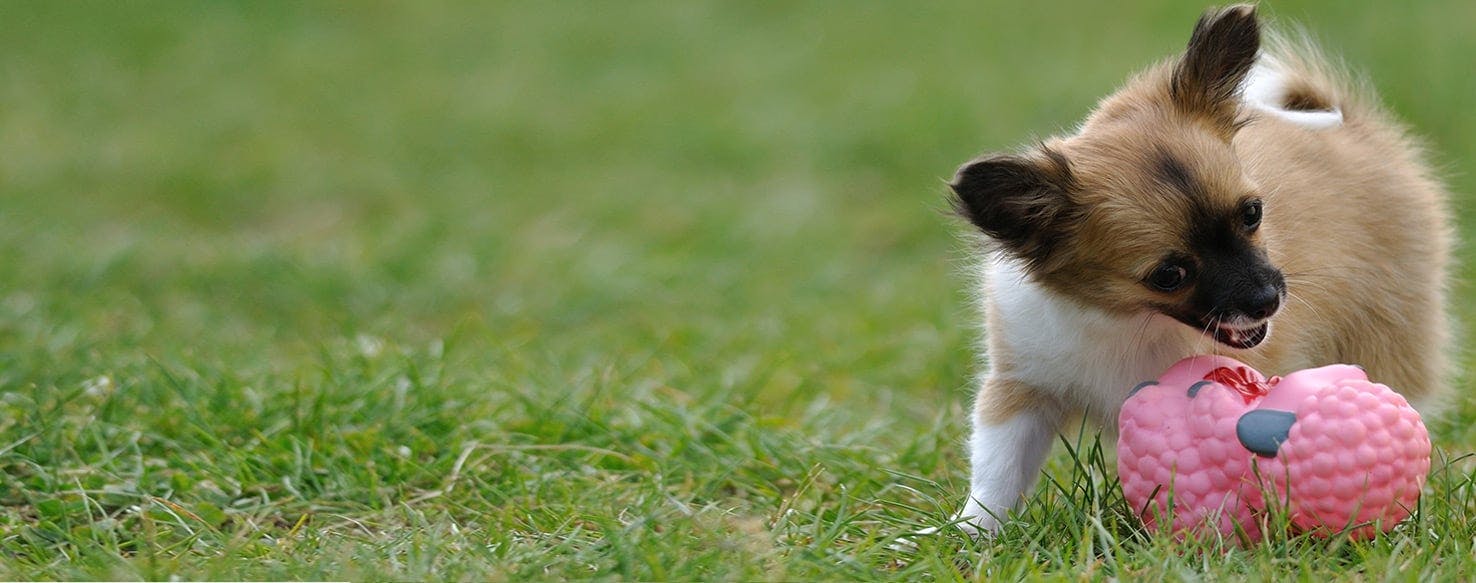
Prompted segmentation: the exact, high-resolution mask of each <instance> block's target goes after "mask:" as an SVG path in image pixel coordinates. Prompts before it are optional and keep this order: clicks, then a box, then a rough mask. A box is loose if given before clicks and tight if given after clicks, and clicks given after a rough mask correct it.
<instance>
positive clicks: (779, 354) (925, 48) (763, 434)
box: [0, 0, 1476, 580]
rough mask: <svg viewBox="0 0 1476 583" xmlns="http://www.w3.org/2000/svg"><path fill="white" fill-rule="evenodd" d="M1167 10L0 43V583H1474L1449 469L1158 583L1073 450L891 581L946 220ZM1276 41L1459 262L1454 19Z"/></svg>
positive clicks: (1113, 502)
mask: <svg viewBox="0 0 1476 583" xmlns="http://www.w3.org/2000/svg"><path fill="white" fill-rule="evenodd" d="M1112 4H1116V3H1112ZM1199 8H1200V7H1198V6H1192V5H1183V4H1181V3H1176V2H1167V1H1163V2H1151V3H1150V2H1142V3H1133V4H1130V5H1123V6H1116V5H1114V6H1108V5H1107V4H1106V3H1100V4H1099V3H1081V4H1080V5H1078V6H1074V7H1072V8H1070V9H1044V8H1042V9H1038V10H1027V9H1023V8H1019V7H1016V6H1015V5H1013V4H992V3H978V2H959V3H954V4H948V5H938V4H930V5H927V6H905V5H904V4H901V3H898V4H873V3H863V4H845V5H841V4H821V3H815V4H802V5H793V6H787V5H760V4H750V3H722V4H720V3H708V2H689V3H671V2H644V1H642V2H633V3H621V4H618V5H617V4H588V5H586V4H573V3H569V4H564V3H476V4H466V5H452V6H446V5H436V6H432V5H430V4H428V3H426V4H413V5H398V4H392V3H351V4H350V3H339V4H329V3H324V4H301V3H290V2H253V3H231V2H211V3H189V4H185V3H159V4H149V3H43V2H17V3H9V4H7V5H5V6H3V7H0V19H3V21H4V22H6V23H7V24H8V26H7V27H6V29H7V34H5V35H0V282H3V283H0V469H3V471H0V578H6V579H32V578H35V579H51V578H58V579H68V578H104V579H111V578H116V579H135V578H144V579H166V578H170V577H183V578H209V579H237V578H253V579H273V578H291V579H313V578H322V579H353V580H527V579H564V578H584V577H592V578H607V579H682V580H712V579H727V580H732V579H769V580H778V579H788V580H812V579H829V580H836V579H841V580H850V579H924V578H937V579H954V578H964V579H967V578H973V577H981V576H982V577H985V578H990V579H995V578H1000V579H1005V578H1021V577H1034V576H1041V575H1047V576H1051V577H1055V578H1063V579H1077V578H1087V577H1120V578H1134V579H1136V578H1140V577H1141V578H1148V579H1198V578H1211V579H1232V578H1239V577H1254V578H1263V579H1269V578H1271V577H1273V576H1275V577H1277V578H1280V577H1282V576H1287V577H1290V578H1292V579H1297V580H1325V579H1330V578H1331V579H1342V578H1357V579H1363V578H1367V579H1383V578H1390V579H1397V580H1416V579H1420V580H1424V579H1460V578H1464V577H1466V576H1468V573H1469V571H1470V569H1471V568H1472V563H1473V560H1472V554H1471V553H1472V550H1471V549H1472V545H1473V540H1476V524H1473V523H1472V520H1473V517H1476V499H1473V496H1476V494H1473V491H1476V486H1473V484H1472V481H1473V473H1472V470H1471V468H1470V465H1469V464H1466V463H1461V462H1452V463H1439V464H1437V466H1438V469H1437V471H1436V472H1435V473H1434V475H1433V477H1432V480H1431V483H1430V486H1429V491H1428V493H1427V495H1426V496H1425V498H1424V499H1423V503H1422V504H1423V506H1422V508H1421V509H1420V512H1419V514H1418V516H1417V518H1416V519H1415V520H1414V521H1412V522H1410V523H1408V524H1406V525H1404V526H1403V527H1401V529H1400V530H1399V531H1397V532H1396V533H1395V534H1394V535H1392V536H1389V537H1386V538H1384V539H1381V540H1378V541H1374V542H1371V543H1356V542H1350V541H1346V540H1339V539H1334V540H1331V541H1314V540H1303V539H1295V538H1294V539H1286V538H1285V537H1282V538H1275V537H1273V539H1272V540H1268V541H1267V542H1265V543H1263V544H1261V545H1259V546H1257V547H1254V548H1250V549H1240V550H1237V549H1225V548H1220V547H1216V546H1214V545H1208V544H1207V545H1204V546H1197V547H1196V546H1188V547H1185V546H1179V545H1175V544H1172V543H1171V542H1169V541H1167V540H1164V539H1162V538H1156V537H1151V536H1148V535H1146V534H1145V533H1142V532H1140V531H1138V530H1137V529H1136V528H1135V527H1134V526H1133V524H1132V522H1131V521H1130V520H1129V519H1127V518H1126V511H1125V509H1124V508H1123V505H1122V503H1121V501H1120V494H1118V493H1116V491H1115V490H1114V489H1113V484H1112V479H1113V478H1112V472H1110V471H1108V470H1106V467H1107V466H1109V465H1110V464H1109V463H1108V462H1106V461H1103V456H1102V455H1101V453H1100V451H1099V450H1098V449H1097V448H1095V447H1094V445H1093V444H1092V443H1091V442H1090V441H1086V442H1081V443H1079V444H1075V447H1076V449H1075V450H1074V451H1077V454H1078V455H1069V454H1066V453H1063V452H1064V451H1065V450H1066V449H1067V448H1065V447H1061V448H1058V454H1057V456H1056V457H1055V458H1053V461H1052V462H1051V464H1050V468H1049V472H1048V475H1049V479H1047V480H1044V481H1043V482H1044V483H1043V485H1042V486H1041V489H1040V490H1039V493H1038V495H1037V497H1036V498H1035V499H1034V501H1033V502H1032V503H1031V504H1030V506H1029V507H1028V508H1027V509H1026V510H1025V511H1024V512H1023V513H1022V514H1021V516H1020V519H1019V521H1017V522H1015V523H1013V524H1012V525H1011V526H1010V527H1008V528H1007V529H1006V530H1005V532H1004V533H1003V535H1002V536H1001V537H1000V538H999V539H997V540H996V541H993V542H989V541H985V542H973V541H969V540H966V539H964V538H963V537H961V536H959V535H957V534H956V533H953V532H947V533H946V534H944V535H941V536H938V537H932V538H929V539H925V540H923V541H921V543H920V546H919V549H918V550H917V551H916V552H914V553H902V552H898V551H894V550H891V549H889V548H888V543H889V542H890V541H891V540H892V539H893V537H896V536H898V535H902V534H905V533H908V532H911V531H913V530H915V529H917V528H920V527H922V526H928V525H936V524H940V523H942V522H944V521H946V520H947V517H948V515H949V513H951V512H952V511H953V510H955V508H956V506H957V504H958V502H959V501H960V500H961V497H962V496H963V495H964V491H965V485H966V481H967V476H966V460H965V458H964V452H963V448H962V445H961V443H962V440H963V437H964V432H965V423H964V419H965V414H964V410H965V406H966V403H967V402H968V399H969V387H968V384H969V378H970V375H971V371H972V369H973V366H972V356H971V350H970V346H971V343H972V341H973V330H974V329H975V326H974V324H973V321H974V318H975V315H974V314H973V313H972V311H971V308H970V307H969V306H968V304H967V301H966V296H965V294H964V293H963V292H962V291H960V290H962V289H963V288H964V287H965V286H967V285H968V282H967V281H966V280H965V279H964V278H963V277H962V276H961V274H960V269H959V267H960V265H961V261H962V258H963V257H964V256H965V253H964V249H963V248H962V246H961V244H960V243H959V242H958V239H957V237H956V234H957V233H958V232H959V227H958V225H957V224H956V223H954V222H952V221H951V220H949V219H948V218H947V217H946V215H945V213H943V212H942V209H943V206H944V205H943V204H942V186H941V180H942V178H943V177H946V176H948V175H949V174H950V172H951V170H952V168H954V167H955V166H956V165H957V164H958V163H959V162H961V161H963V160H965V159H967V158H968V157H970V156H972V155H973V154H975V153H977V152H979V151H981V150H985V149H1004V148H1009V147H1012V146H1013V145H1016V144H1019V143H1022V142H1024V141H1025V140H1026V139H1028V138H1029V137H1030V136H1032V135H1044V134H1047V133H1050V132H1053V131H1057V130H1059V129H1061V128H1067V127H1069V126H1070V125H1071V124H1072V123H1074V122H1075V120H1077V119H1078V118H1079V117H1080V116H1081V115H1082V114H1083V112H1085V111H1086V110H1087V109H1088V108H1089V107H1090V106H1091V104H1092V102H1093V100H1094V99H1095V98H1097V97H1098V96H1100V95H1102V94H1104V93H1106V92H1107V91H1109V90H1110V89H1111V88H1112V87H1114V86H1115V84H1117V83H1118V82H1120V81H1121V80H1122V79H1123V78H1124V77H1125V75H1126V74H1127V73H1128V72H1130V71H1132V70H1134V69H1135V68H1138V67H1140V66H1142V65H1144V64H1146V63H1148V62H1150V61H1151V60H1153V59H1157V58H1160V57H1163V56H1165V55H1168V54H1170V53H1171V52H1173V51H1175V50H1177V49H1178V48H1180V47H1181V46H1182V44H1183V42H1184V41H1185V39H1186V38H1187V35H1188V30H1189V27H1190V25H1191V24H1192V22H1193V20H1194V18H1195V17H1196V16H1197V13H1198V11H1199ZM1265 9H1266V10H1267V11H1268V12H1270V13H1272V14H1274V15H1277V16H1281V17H1286V18H1291V19H1299V20H1303V21H1306V22H1309V23H1311V24H1312V28H1313V29H1314V31H1316V32H1317V33H1318V34H1319V35H1321V36H1322V37H1324V39H1325V40H1326V41H1327V43H1328V44H1329V45H1330V46H1332V47H1335V48H1336V49H1337V50H1339V51H1340V52H1342V53H1343V54H1345V55H1346V56H1347V57H1348V59H1349V60H1350V61H1351V62H1354V63H1357V64H1359V65H1361V66H1362V67H1363V68H1364V69H1365V70H1367V71H1368V72H1369V74H1370V76H1371V78H1372V79H1373V80H1374V81H1375V82H1376V84H1377V85H1378V86H1379V87H1381V89H1382V91H1383V92H1384V96H1385V98H1386V100H1387V101H1388V102H1389V103H1390V105H1391V106H1392V108H1393V109H1394V110H1396V111H1397V112H1399V114H1400V115H1401V116H1403V117H1404V118H1405V119H1407V120H1408V121H1409V122H1410V123H1411V124H1412V125H1413V126H1414V127H1416V128H1418V130H1419V132H1420V133H1422V134H1423V135H1425V136H1427V137H1428V138H1429V141H1430V143H1431V145H1432V147H1433V150H1434V152H1435V153H1436V155H1435V157H1436V160H1437V161H1438V162H1439V163H1440V164H1442V167H1444V168H1447V169H1448V171H1449V174H1450V176H1451V177H1452V185H1453V189H1454V190H1455V192H1457V193H1459V194H1458V195H1457V199H1456V200H1455V201H1454V206H1455V207H1456V208H1457V209H1458V210H1459V214H1460V218H1461V224H1462V225H1463V226H1464V228H1466V229H1469V228H1470V226H1471V225H1473V224H1476V214H1473V213H1476V200H1473V199H1472V197H1471V195H1470V194H1469V193H1471V192H1473V191H1476V188H1473V187H1476V180H1473V179H1472V177H1471V175H1470V161H1471V160H1472V159H1476V116H1472V115H1470V113H1471V111H1473V110H1476V99H1473V96H1476V77H1472V76H1471V75H1468V74H1466V71H1467V70H1468V69H1469V56H1470V55H1471V54H1476V37H1473V36H1472V35H1470V34H1469V31H1468V28H1469V27H1468V26H1467V24H1468V23H1470V22H1472V21H1473V20H1476V11H1473V7H1472V5H1470V4H1469V3H1465V2H1457V1H1455V0H1436V1H1431V2H1423V3H1417V4H1413V5H1409V6H1394V5H1392V4H1391V5H1379V6H1359V7H1356V8H1354V7H1348V6H1345V5H1343V4H1341V3H1334V2H1274V3H1268V5H1267V6H1265ZM1463 255H1464V256H1465V257H1469V255H1470V254H1469V253H1464V254H1463ZM1465 263H1466V264H1467V265H1469V264H1470V263H1471V262H1469V261H1467V262H1465ZM1460 275H1461V277H1462V280H1463V281H1464V280H1466V279H1469V278H1470V277H1471V276H1472V275H1473V271H1472V270H1471V268H1470V267H1465V268H1463V271H1461V273H1460ZM1473 299H1476V289H1473V288H1472V287H1471V286H1469V285H1466V284H1464V283H1462V284H1460V285H1459V286H1458V293H1457V299H1456V301H1455V302H1454V304H1455V306H1456V310H1457V312H1458V313H1459V314H1461V315H1462V316H1464V318H1465V321H1466V322H1472V321H1476V320H1473V318H1472V317H1473V316H1476V314H1473V311H1472V309H1471V306H1472V305H1473V302H1472V300H1473ZM1464 329H1465V330H1466V335H1467V336H1471V335H1472V334H1471V332H1472V329H1471V327H1470V326H1469V325H1468V326H1466V327H1465V328H1464ZM1461 364H1462V369H1463V370H1469V369H1470V367H1471V366H1472V365H1473V364H1476V360H1473V359H1472V358H1471V357H1469V356H1467V357H1464V358H1463V359H1462V360H1461ZM1460 378H1461V380H1460V381H1459V387H1458V390H1459V391H1461V392H1462V393H1461V394H1469V393H1470V391H1471V389H1472V388H1473V387H1472V382H1473V380H1476V377H1473V376H1472V375H1468V374H1462V375H1461V377H1460ZM1472 419H1476V407H1473V405H1472V404H1471V403H1470V402H1469V401H1468V400H1463V401H1462V402H1461V403H1460V404H1459V405H1458V406H1456V407H1455V408H1453V409H1452V411H1451V413H1450V415H1449V416H1447V417H1446V418H1444V419H1442V420H1440V421H1438V422H1435V423H1434V424H1433V428H1434V431H1435V434H1436V437H1437V441H1438V443H1439V446H1440V447H1439V449H1440V453H1441V455H1442V459H1451V460H1453V459H1457V458H1461V457H1462V456H1464V455H1466V454H1469V453H1471V452H1472V451H1473V446H1476V424H1473V423H1471V422H1470V421H1471V420H1472Z"/></svg>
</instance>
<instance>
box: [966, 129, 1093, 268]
mask: <svg viewBox="0 0 1476 583" xmlns="http://www.w3.org/2000/svg"><path fill="white" fill-rule="evenodd" d="M1042 152H1043V154H1042V156H1041V157H1040V158H1042V159H1032V158H1027V157H1023V156H1011V155H996V156H988V157H985V158H981V159H978V160H975V161H973V162H969V163H968V164H965V165H964V166H963V167H962V168H959V170H958V174H957V175H956V176H954V178H953V183H952V184H950V185H949V186H950V187H952V188H953V193H954V197H953V207H954V209H955V210H956V211H958V214H959V215H960V216H962V217H964V218H966V219H968V220H969V222H971V223H973V224H974V226H976V227H979V230H981V231H984V234H986V235H989V236H990V237H991V238H993V239H994V240H996V241H998V242H999V243H1000V245H1002V246H1003V247H1004V248H1005V249H1006V250H1008V251H1009V252H1011V253H1013V254H1014V255H1015V256H1017V257H1019V258H1021V259H1024V260H1025V261H1026V262H1027V263H1030V264H1031V265H1033V266H1036V267H1039V266H1041V265H1043V264H1045V263H1046V261H1047V259H1048V258H1049V257H1050V255H1051V252H1052V250H1053V248H1054V246H1055V245H1057V244H1059V243H1061V240H1062V239H1063V238H1064V237H1065V234H1066V231H1067V230H1068V229H1069V228H1070V226H1071V225H1072V221H1073V220H1074V218H1075V214H1076V213H1075V212H1074V211H1075V209H1076V205H1075V204H1074V203H1073V202H1072V201H1071V198H1070V190H1071V188H1072V179H1071V168H1070V166H1069V165H1068V164H1067V161H1066V158H1065V157H1064V156H1062V155H1061V154H1060V153H1057V152H1055V151H1053V150H1049V149H1042Z"/></svg>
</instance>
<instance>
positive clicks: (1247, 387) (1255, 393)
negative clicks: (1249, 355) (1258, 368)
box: [1204, 366, 1281, 405]
mask: <svg viewBox="0 0 1476 583" xmlns="http://www.w3.org/2000/svg"><path fill="white" fill-rule="evenodd" d="M1257 376H1259V375H1257V374H1255V372H1254V371H1252V370H1251V368H1250V367H1248V366H1237V367H1235V368H1230V367H1228V366H1222V367H1219V368H1216V369H1214V370H1212V371H1209V374H1206V375H1204V380H1207V381H1212V382H1216V383H1220V384H1222V385H1225V386H1227V387H1230V388H1232V389H1235V392H1237V393H1240V398H1242V399H1245V404H1247V405H1249V404H1251V403H1253V402H1255V400H1256V399H1259V398H1262V397H1265V396H1266V394H1267V393H1269V392H1271V387H1274V386H1276V383H1279V382H1281V377H1271V378H1269V379H1267V380H1265V381H1262V380H1259V379H1257V378H1256V377H1257Z"/></svg>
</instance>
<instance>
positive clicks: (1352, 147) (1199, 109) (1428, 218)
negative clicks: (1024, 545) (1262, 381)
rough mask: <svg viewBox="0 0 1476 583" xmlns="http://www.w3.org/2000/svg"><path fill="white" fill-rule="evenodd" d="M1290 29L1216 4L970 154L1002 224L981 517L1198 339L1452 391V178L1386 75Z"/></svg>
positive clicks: (1279, 362)
mask: <svg viewBox="0 0 1476 583" xmlns="http://www.w3.org/2000/svg"><path fill="white" fill-rule="evenodd" d="M1272 40H1273V41H1274V42H1271V43H1269V44H1270V45H1271V46H1269V47H1267V48H1266V49H1265V50H1263V48H1262V46H1261V32H1260V26H1259V24H1258V22H1257V18H1256V14H1255V9H1254V7H1251V6H1235V7H1231V8H1228V9H1224V10H1211V11H1209V12H1207V13H1206V14H1205V15H1204V16H1203V17H1202V18H1201V19H1200V21H1199V23H1198V25H1197V26H1195V28H1194V32H1193V34H1192V36H1191V37H1190V40H1189V46H1188V49H1187V51H1186V52H1185V53H1184V54H1183V55H1182V56H1180V57H1178V58H1176V59H1173V60H1170V61H1168V62H1165V63H1161V64H1159V65H1157V66H1154V67H1152V68H1150V69H1148V70H1147V71H1145V72H1143V73H1141V74H1139V75H1137V76H1136V77H1134V78H1132V79H1131V80H1130V81H1129V82H1128V83H1127V85H1125V86H1124V87H1123V88H1122V89H1121V90H1119V91H1117V92H1116V93H1114V94H1113V95H1111V96H1108V97H1107V98H1106V99H1104V100H1102V102H1101V103H1100V104H1099V105H1098V107H1097V108H1096V110H1095V111H1093V112H1092V113H1091V115H1090V116H1088V117H1087V119H1086V121H1085V122H1084V123H1083V124H1082V125H1081V127H1080V130H1079V131H1078V132H1077V133H1075V134H1074V135H1069V136H1062V137H1056V138H1051V139H1048V140H1046V141H1044V142H1043V143H1041V144H1040V145H1038V146H1036V147H1034V148H1031V149H1029V150H1028V151H1024V152H1022V153H1016V154H997V155H987V156H983V157H981V158H978V159H976V160H974V161H972V162H969V163H968V164H966V165H964V166H963V168H962V169H960V170H959V171H958V174H957V176H956V178H955V179H954V181H953V183H952V185H951V186H952V189H953V192H954V194H955V197H954V203H955V206H956V207H957V210H958V212H959V213H960V214H961V215H962V216H963V217H964V218H966V219H967V220H968V221H969V222H970V223H972V224H973V225H974V226H975V227H977V228H978V230H979V231H982V233H983V234H984V235H985V237H983V238H982V240H983V241H984V242H985V243H986V245H985V246H983V247H982V249H983V251H982V252H981V253H982V256H981V272H982V275H983V278H982V279H983V284H982V292H983V293H982V294H981V299H982V302H983V309H984V313H985V315H986V326H985V328H986V330H985V333H986V335H985V341H986V346H987V352H988V356H987V371H986V372H985V373H984V374H983V376H982V380H981V386H980V387H979V393H978V398H977V401H976V405H975V407H974V410H973V419H972V423H973V437H972V440H971V443H970V446H971V448H970V449H971V458H972V459H971V465H972V468H971V469H972V480H971V487H970V492H969V498H968V501H967V503H966V504H965V507H964V509H963V510H962V513H961V518H963V519H965V520H964V521H963V523H962V524H963V525H964V526H965V527H966V529H968V530H971V531H979V530H982V531H986V532H990V531H994V530H996V529H997V528H998V527H999V519H1000V518H1002V517H1004V516H1005V515H1006V514H1007V513H1008V512H1009V511H1010V510H1011V509H1012V508H1014V507H1015V506H1016V505H1017V504H1018V503H1020V502H1021V500H1022V497H1023V496H1024V495H1026V494H1027V493H1028V492H1029V491H1030V490H1031V489H1032V487H1033V485H1034V483H1035V481H1036V478H1037V476H1038V474H1039V472H1040V469H1041V464H1042V462H1043V460H1044V458H1045V457H1046V454H1047V453H1048V452H1049V451H1050V449H1051V445H1052V443H1053V442H1054V440H1055V437H1056V435H1057V432H1058V431H1059V430H1060V429H1061V428H1062V426H1063V423H1064V422H1065V421H1066V420H1067V419H1070V418H1072V417H1074V416H1075V415H1078V414H1085V415H1087V416H1088V417H1089V418H1092V419H1094V420H1096V421H1097V422H1098V423H1100V424H1101V425H1102V427H1103V428H1104V429H1105V430H1107V431H1109V432H1110V431H1115V429H1116V425H1117V424H1116V419H1117V411H1118V409H1119V407H1121V405H1122V402H1123V400H1124V399H1125V398H1126V396H1127V392H1128V390H1129V389H1131V388H1132V387H1133V386H1134V385H1136V384H1137V383H1139V382H1141V381H1143V380H1146V379H1152V378H1155V377H1157V376H1158V375H1159V374H1160V373H1162V372H1163V371H1164V370H1165V369H1166V368H1168V367H1169V366H1170V365H1172V364H1173V363H1174V362H1176V361H1177V360H1179V359H1180V358H1183V357H1186V356H1189V355H1193V354H1198V353H1210V352H1213V353H1219V354H1225V355H1228V356H1232V357H1234V358H1237V359H1240V360H1242V361H1245V362H1246V363H1248V364H1250V365H1252V366H1254V367H1256V368H1258V369H1260V370H1261V371H1264V372H1265V373H1267V374H1281V373H1286V372H1290V371H1293V370H1296V369H1301V368H1306V367H1312V366H1319V365H1324V364H1329V363H1336V362H1342V363H1354V364H1359V365H1361V366H1363V367H1364V368H1365V369H1366V370H1367V371H1368V374H1369V376H1370V377H1372V378H1373V379H1375V380H1377V381H1379V382H1382V383H1385V384H1388V385H1389V386H1391V387H1394V388H1395V389H1396V390H1399V391H1401V392H1402V393H1403V394H1404V395H1406V396H1407V397H1409V398H1411V399H1412V400H1414V401H1415V402H1416V403H1417V404H1421V403H1423V404H1428V403H1429V402H1430V400H1431V398H1432V397H1434V396H1435V395H1436V394H1437V393H1438V392H1439V388H1440V387H1441V384H1442V377H1443V375H1444V373H1445V367H1446V358H1444V354H1445V352H1446V350H1447V344H1448V341H1449V337H1450V335H1449V333H1448V329H1447V328H1448V326H1447V322H1446V315H1445V312H1444V302H1445V282H1446V271H1447V263H1448V262H1449V261H1448V258H1449V253H1450V248H1451V245H1452V236H1451V229H1450V226H1449V225H1450V220H1449V217H1448V212H1447V211H1446V209H1445V204H1446V202H1445V201H1446V193H1445V191H1444V188H1443V187H1442V185H1441V184H1440V182H1439V181H1438V180H1437V179H1436V178H1435V177H1434V175H1433V173H1432V171H1431V170H1430V168H1429V166H1428V165H1427V164H1426V163H1425V162H1424V160H1423V159H1422V154H1421V151H1420V149H1419V148H1418V147H1417V146H1416V145H1415V144H1414V143H1413V142H1412V141H1411V139H1410V137H1409V136H1408V135H1407V134H1406V133H1405V130H1404V129H1403V128H1402V127H1401V126H1400V125H1399V124H1398V123H1397V122H1395V121H1394V120H1393V119H1392V118H1391V117H1390V116H1389V115H1388V114H1387V113H1385V112H1384V111H1383V110H1381V109H1380V108H1379V106H1378V105H1377V103H1376V102H1375V100H1374V98H1373V97H1372V96H1371V95H1370V94H1369V93H1368V92H1367V91H1366V90H1362V89H1357V88H1355V87H1353V86H1352V85H1351V84H1350V83H1348V82H1347V81H1346V80H1345V79H1343V78H1342V77H1340V76H1339V75H1337V74H1336V73H1335V72H1334V71H1333V69H1332V68H1331V67H1329V66H1328V65H1327V64H1326V61H1325V60H1323V59H1322V58H1320V57H1319V56H1317V53H1316V51H1314V50H1312V49H1311V48H1310V45H1307V46H1296V45H1294V43H1288V42H1283V41H1279V40H1276V39H1275V38H1273V39H1272Z"/></svg>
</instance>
